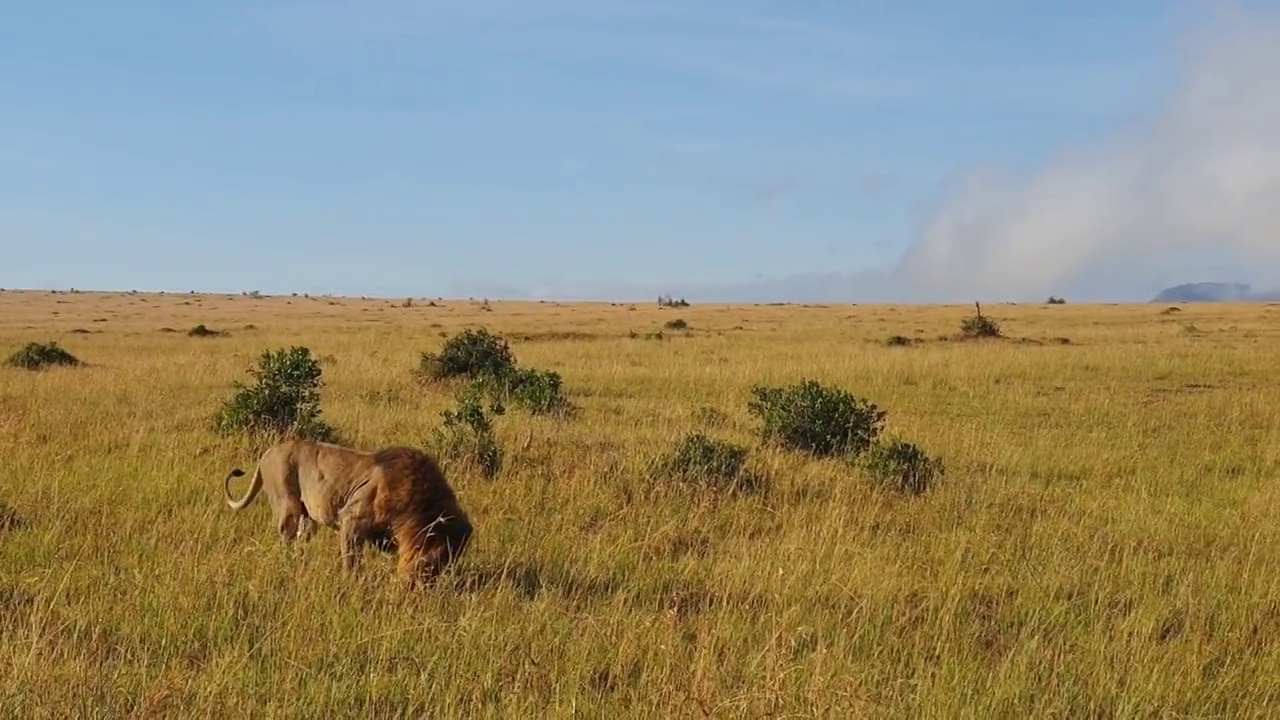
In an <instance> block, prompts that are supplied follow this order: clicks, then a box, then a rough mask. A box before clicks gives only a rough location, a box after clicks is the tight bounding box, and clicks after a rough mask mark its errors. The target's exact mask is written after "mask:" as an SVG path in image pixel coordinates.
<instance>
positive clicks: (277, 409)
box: [214, 346, 337, 441]
mask: <svg viewBox="0 0 1280 720" xmlns="http://www.w3.org/2000/svg"><path fill="white" fill-rule="evenodd" d="M249 374H250V375H251V376H253V378H254V380H255V382H254V384H252V385H245V384H243V383H240V382H236V383H235V387H236V393H235V395H233V396H232V397H231V398H230V399H228V400H227V401H226V402H225V403H224V404H223V406H222V408H221V409H220V410H219V412H218V414H217V415H216V417H215V419H214V426H215V429H216V430H217V431H218V432H219V433H220V434H222V435H230V434H232V433H235V432H247V433H270V434H282V435H294V436H297V437H302V438H307V439H312V440H328V441H332V440H334V439H336V436H337V433H336V431H335V430H334V429H333V428H332V427H331V426H329V425H328V424H327V423H326V422H324V421H323V420H322V419H321V417H320V389H321V388H322V387H323V385H324V382H323V380H322V379H321V369H320V363H318V362H317V361H316V360H315V359H314V358H312V357H311V351H310V350H309V349H308V348H305V347H301V346H293V347H290V348H289V349H287V350H286V349H280V350H276V351H271V350H266V351H263V353H262V354H261V355H260V356H259V357H258V367H256V368H251V369H250V370H249Z"/></svg>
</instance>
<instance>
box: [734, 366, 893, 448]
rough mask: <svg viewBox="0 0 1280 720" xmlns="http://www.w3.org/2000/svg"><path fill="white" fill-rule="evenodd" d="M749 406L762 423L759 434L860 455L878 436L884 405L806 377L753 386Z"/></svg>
mask: <svg viewBox="0 0 1280 720" xmlns="http://www.w3.org/2000/svg"><path fill="white" fill-rule="evenodd" d="M752 394H753V395H754V397H753V398H752V399H751V400H750V401H749V402H748V403H747V410H748V411H749V412H750V413H751V414H752V415H754V416H756V417H758V418H760V420H761V421H762V423H763V426H762V427H761V436H762V438H763V440H764V441H765V442H774V443H777V444H779V445H781V446H783V447H785V448H789V449H793V450H801V451H805V452H808V453H810V454H812V455H815V456H819V457H827V456H834V455H849V456H856V455H859V454H861V453H862V452H864V451H865V450H866V449H867V448H869V447H870V446H871V444H872V443H874V442H875V441H876V438H877V437H878V436H879V434H880V431H881V429H882V427H883V423H884V418H885V415H886V413H885V411H883V410H880V409H879V408H877V407H876V406H875V405H874V404H872V403H869V402H867V401H866V400H862V399H859V398H857V397H854V396H853V394H851V393H849V392H848V391H845V390H842V389H840V388H834V387H826V386H823V385H821V384H819V383H818V382H817V381H816V380H804V381H802V382H799V383H797V384H795V385H791V386H788V387H762V386H758V385H757V386H756V387H754V388H752Z"/></svg>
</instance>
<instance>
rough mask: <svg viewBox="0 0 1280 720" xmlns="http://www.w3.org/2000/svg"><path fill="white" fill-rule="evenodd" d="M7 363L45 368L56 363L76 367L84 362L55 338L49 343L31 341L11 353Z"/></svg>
mask: <svg viewBox="0 0 1280 720" xmlns="http://www.w3.org/2000/svg"><path fill="white" fill-rule="evenodd" d="M5 364H6V365H8V366H9V367H15V368H22V369H23V370H43V369H45V368H48V367H53V366H55V365H63V366H68V367H74V366H77V365H82V364H83V363H82V362H80V360H79V359H77V358H76V356H74V355H72V354H71V353H69V352H67V351H66V350H64V349H63V348H62V347H60V346H59V345H58V343H57V341H56V340H55V341H53V342H48V343H38V342H29V343H27V344H26V345H23V346H22V349H20V350H18V351H17V352H15V353H14V354H12V355H10V356H9V359H8V360H6V361H5Z"/></svg>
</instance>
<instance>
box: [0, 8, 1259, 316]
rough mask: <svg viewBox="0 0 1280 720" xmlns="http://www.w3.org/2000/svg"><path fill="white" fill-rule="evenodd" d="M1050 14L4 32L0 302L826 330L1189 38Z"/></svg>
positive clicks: (1142, 90)
mask: <svg viewBox="0 0 1280 720" xmlns="http://www.w3.org/2000/svg"><path fill="white" fill-rule="evenodd" d="M1052 5H1057V7H1052V6H1051V4H1050V3H1028V2H1021V1H1018V2H1015V1H1014V0H986V1H979V0H970V1H967V2H966V1H965V0H949V1H945V2H944V1H942V0H932V1H928V2H923V1H917V2H912V1H910V0H901V1H900V2H894V3H889V2H862V1H859V0H842V1H839V2H836V1H819V0H810V1H808V2H804V1H801V0H792V1H791V2H765V1H763V0H740V1H736V2H731V1H729V0H686V1H685V2H650V1H648V0H631V1H626V2H624V1H622V0H474V1H473V2H469V3H461V2H436V1H430V0H422V1H419V2H408V1H407V0H405V1H398V2H397V1H390V0H363V1H362V2H357V1H356V0H350V1H338V0H325V1H320V2H289V3H284V2H274V1H272V0H261V1H258V2H247V1H244V0H222V1H221V2H216V3H215V2H194V1H193V2H188V3H182V4H179V3H159V2H129V1H128V0H122V1H121V2H115V3H103V2H88V1H84V0H82V1H79V2H72V1H66V2H61V3H39V4H38V3H22V4H15V5H14V6H13V7H9V8H6V10H5V13H4V21H3V22H0V161H2V165H0V166H2V167H3V168H4V169H5V171H4V172H3V173H0V238H3V243H4V246H5V248H6V249H5V250H4V251H3V258H4V259H3V263H2V264H0V286H3V287H61V288H65V287H78V288H85V289H139V290H152V289H155V290H173V291H185V290H191V289H195V290H200V291H232V292H238V291H241V290H250V289H258V290H261V291H263V292H282V293H287V292H295V291H296V292H299V293H301V292H310V293H325V292H333V293H344V294H368V295H386V296H401V295H410V294H412V295H415V296H436V295H475V296H477V297H479V296H482V295H483V296H489V297H493V298H500V297H530V296H538V297H542V296H551V297H596V298H602V299H614V298H619V299H621V298H633V297H638V298H649V297H651V296H652V294H653V293H654V292H655V291H660V290H670V291H676V292H682V293H683V294H686V295H688V296H689V297H690V298H691V299H694V298H698V297H700V295H701V296H706V297H708V298H716V299H718V298H720V297H722V296H723V297H724V298H726V299H769V300H788V299H806V297H799V296H803V295H805V293H806V291H812V289H813V288H814V287H815V286H816V285H823V286H824V287H826V290H825V292H826V295H824V297H827V296H830V297H831V298H832V299H841V298H843V297H844V295H842V292H843V290H842V288H844V287H845V286H846V285H847V283H849V282H854V283H856V282H857V281H858V280H857V279H858V278H860V277H871V275H869V274H868V273H870V274H875V273H893V272H894V268H895V267H896V266H897V265H898V263H899V260H900V258H902V257H903V256H904V252H906V251H907V250H908V248H909V247H911V246H912V245H914V244H919V243H921V242H922V238H925V237H926V236H928V235H929V233H930V232H931V231H930V228H931V227H934V228H936V227H937V224H938V218H939V217H944V216H946V215H947V213H946V210H945V208H946V207H948V203H949V202H950V200H949V198H952V197H953V196H954V195H955V193H957V192H961V191H959V190H957V188H958V187H959V186H961V185H964V184H965V183H966V182H967V181H966V180H965V178H966V177H968V174H970V173H972V172H973V171H974V169H975V168H978V169H981V168H990V167H999V168H1002V172H1004V173H1007V174H1008V175H1009V176H1010V177H1012V178H1013V180H1010V181H1009V182H1011V183H1012V184H1013V187H1014V188H1015V189H1017V187H1018V183H1031V182H1032V180H1031V179H1030V178H1034V177H1035V175H1036V173H1042V172H1045V170H1044V168H1045V166H1046V165H1047V164H1052V163H1053V162H1056V160H1055V158H1058V157H1060V156H1061V155H1062V153H1063V152H1065V151H1070V149H1071V148H1075V147H1087V146H1089V145H1090V144H1091V143H1099V142H1104V141H1106V139H1107V138H1108V137H1111V136H1114V135H1115V134H1116V133H1123V132H1124V131H1125V130H1126V129H1127V128H1132V127H1135V124H1136V123H1141V122H1143V118H1145V117H1147V116H1148V115H1150V114H1151V113H1153V112H1156V111H1157V110H1158V108H1160V107H1162V103H1168V102H1169V101H1170V98H1171V97H1172V96H1173V94H1174V93H1175V90H1176V88H1177V87H1178V83H1179V82H1180V80H1179V78H1180V74H1179V73H1181V72H1183V71H1182V70H1180V67H1181V65H1180V64H1179V57H1180V55H1179V53H1180V52H1181V46H1180V45H1179V42H1181V38H1184V37H1185V36H1186V33H1187V32H1188V29H1189V28H1190V29H1194V28H1196V27H1199V23H1201V22H1202V21H1203V17H1202V15H1200V14H1197V11H1195V10H1196V8H1198V7H1199V6H1187V5H1178V4H1177V3H1173V2H1167V1H1155V0H1128V1H1127V2H1123V3H1114V2H1100V1H1097V0H1084V1H1081V2H1075V3H1055V4H1052ZM1188 8H1191V10H1188ZM1246 12H1247V11H1246ZM1244 24H1245V25H1248V24H1249V23H1248V22H1246V23H1244ZM1272 89H1273V88H1272V87H1271V86H1268V91H1270V90H1272ZM1270 137H1271V136H1268V137H1267V138H1264V139H1265V140H1267V141H1269V140H1270ZM931 224H932V225H931ZM1006 224H1007V223H1006ZM950 242H951V241H950V240H945V241H944V240H934V241H933V247H935V249H936V248H938V247H942V246H943V245H946V244H948V243H950ZM934 256H935V257H942V256H941V255H937V253H935V254H934ZM935 264H936V263H935ZM943 264H945V263H943ZM916 266H918V267H924V264H922V263H917V264H916ZM1104 269H1105V268H1104ZM1105 276H1106V273H1101V274H1097V273H1095V277H1105ZM876 277H878V278H880V280H879V281H883V277H882V276H880V275H876ZM921 277H925V275H921ZM1161 279H1162V280H1163V279H1167V278H1161ZM1204 279H1218V278H1204ZM1068 280H1070V281H1071V282H1076V283H1077V285H1076V286H1079V287H1087V283H1086V285H1083V286H1081V285H1079V278H1078V277H1074V278H1068ZM1121 280H1122V279H1116V281H1115V282H1121ZM1064 282H1067V280H1063V279H1062V278H1056V279H1053V280H1046V281H1044V282H1042V283H1041V284H1039V285H1035V286H1030V285H1028V286H1027V287H1020V286H1017V285H1013V286H1009V287H1001V286H1000V283H999V282H996V283H995V284H994V285H984V286H982V287H978V288H976V290H977V291H979V292H980V293H982V294H984V295H987V296H990V297H991V298H993V299H1025V298H1022V297H1012V296H1013V295H1018V294H1019V293H1022V294H1027V293H1035V292H1040V291H1042V290H1044V289H1045V288H1046V287H1050V286H1053V285H1054V284H1055V283H1057V284H1058V285H1062V284H1063V283H1064ZM1115 282H1113V283H1112V285H1114V284H1115ZM824 284H825V285H824ZM919 285H920V284H919V283H917V285H916V286H915V287H912V286H911V284H910V283H905V282H904V283H899V284H898V286H896V287H895V292H896V294H895V292H886V294H885V297H886V298H888V297H889V296H890V295H894V298H893V299H927V298H926V295H927V293H922V292H918V291H919V290H920V287H919ZM1076 286H1072V287H1076ZM886 287H887V286H886ZM1107 289H1109V290H1110V291H1113V292H1115V291H1117V290H1116V288H1112V287H1110V286H1108V288H1107ZM1145 289H1146V288H1145V287H1144V288H1141V289H1140V291H1142V292H1145ZM974 290H975V288H970V287H964V288H960V289H959V290H957V291H956V292H966V293H969V294H973V292H974ZM797 294H798V296H797V297H795V298H793V297H791V296H792V295H797ZM1104 294H1105V293H1104ZM1139 294H1141V292H1139ZM730 296H732V297H730ZM739 296H741V297H739ZM899 296H900V297H899ZM1005 296H1009V297H1005ZM851 297H852V296H851ZM858 299H867V298H858Z"/></svg>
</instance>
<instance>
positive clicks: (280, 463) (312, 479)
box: [222, 440, 473, 584]
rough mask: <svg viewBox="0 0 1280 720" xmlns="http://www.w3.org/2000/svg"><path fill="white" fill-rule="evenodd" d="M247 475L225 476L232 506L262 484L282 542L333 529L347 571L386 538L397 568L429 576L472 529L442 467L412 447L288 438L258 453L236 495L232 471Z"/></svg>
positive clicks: (461, 545) (238, 507)
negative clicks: (364, 447) (363, 447)
mask: <svg viewBox="0 0 1280 720" xmlns="http://www.w3.org/2000/svg"><path fill="white" fill-rule="evenodd" d="M244 474H245V473H244V471H243V470H241V469H239V468H236V469H234V470H232V471H231V473H230V474H229V475H227V478H226V480H225V481H223V486H222V490H223V494H224V496H225V497H226V501H227V504H228V505H229V506H231V508H232V509H234V510H241V509H244V508H245V507H246V506H248V504H249V503H250V502H252V501H253V498H254V497H255V496H256V495H257V494H258V491H259V490H261V491H264V492H265V493H266V495H267V502H268V503H269V504H270V505H271V510H272V512H273V513H274V514H275V520H276V529H277V530H278V532H279V533H280V539H281V540H283V541H284V542H285V543H291V542H292V541H293V540H294V538H295V537H299V536H300V537H302V538H303V540H306V539H308V538H310V537H311V533H312V532H313V530H314V524H315V523H317V522H318V523H320V524H323V525H325V526H328V527H336V528H338V534H339V545H340V547H341V551H342V560H343V567H344V569H346V570H348V571H354V570H355V569H356V568H357V567H358V566H359V564H360V558H361V554H362V551H363V549H364V544H365V543H373V544H379V543H387V542H388V541H390V542H393V543H394V545H395V548H396V550H397V552H398V555H399V559H398V566H397V569H398V571H399V573H400V575H401V576H402V577H404V578H406V579H407V580H408V581H409V583H410V584H413V582H414V581H415V579H417V580H422V581H425V582H427V583H430V582H431V581H432V580H434V579H435V577H436V576H437V575H438V574H439V573H440V572H441V571H442V570H443V569H444V568H445V566H446V565H448V564H449V563H450V562H451V561H453V560H454V559H456V558H457V557H458V556H460V555H461V554H462V551H463V550H464V549H465V547H466V545H467V542H468V541H469V540H470V539H471V535H472V532H473V530H472V526H471V521H470V519H469V518H468V517H467V515H466V513H465V512H463V511H462V508H461V507H460V506H459V505H458V501H457V498H456V497H455V496H454V494H453V491H452V490H451V489H450V488H449V485H448V483H446V482H445V478H444V473H442V472H441V470H440V467H439V466H438V465H437V464H436V462H435V461H434V460H432V459H431V458H430V457H429V456H427V455H426V454H425V453H423V452H422V451H420V450H416V449H414V448H411V447H404V446H392V447H386V448H382V449H380V450H376V451H373V452H363V451H360V450H354V449H352V448H348V447H343V446H341V445H334V444H332V443H323V442H312V441H308V440H285V441H283V442H280V443H278V444H276V445H274V446H272V447H271V448H269V449H268V450H267V451H266V452H265V453H263V455H262V457H261V459H259V460H258V466H257V469H256V470H255V471H254V473H253V480H252V481H251V482H250V484H249V490H248V492H247V493H246V494H245V496H244V497H243V498H241V499H239V500H235V499H234V498H232V496H231V488H230V485H231V478H234V477H241V476H243V475H244Z"/></svg>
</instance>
